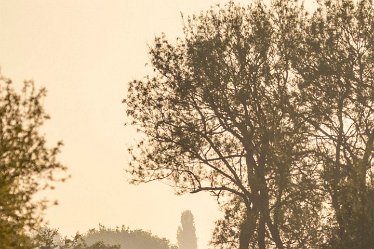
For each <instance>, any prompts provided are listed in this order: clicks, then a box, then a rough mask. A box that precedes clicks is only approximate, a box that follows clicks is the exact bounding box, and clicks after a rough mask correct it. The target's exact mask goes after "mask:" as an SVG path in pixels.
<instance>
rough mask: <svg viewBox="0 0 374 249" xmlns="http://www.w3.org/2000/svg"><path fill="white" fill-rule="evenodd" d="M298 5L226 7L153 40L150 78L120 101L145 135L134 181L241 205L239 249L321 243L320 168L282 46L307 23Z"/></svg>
mask: <svg viewBox="0 0 374 249" xmlns="http://www.w3.org/2000/svg"><path fill="white" fill-rule="evenodd" d="M294 2H295V1H274V4H273V6H272V7H270V8H267V7H265V6H264V5H263V4H262V3H260V2H256V3H254V4H252V5H251V6H249V7H240V6H237V5H235V4H234V3H232V2H230V3H229V4H227V5H226V6H225V7H218V9H211V10H209V11H207V12H205V13H202V14H200V15H195V16H192V17H190V18H188V19H187V20H185V26H184V37H183V38H178V39H177V41H176V42H175V43H170V42H169V41H168V40H167V39H166V38H165V36H164V35H162V36H161V37H158V38H156V39H155V43H154V46H153V47H152V48H151V50H150V55H151V62H152V66H153V68H154V73H153V74H152V75H150V76H147V77H145V79H144V80H142V81H138V80H136V81H133V82H130V85H129V91H128V96H127V98H126V100H125V102H126V104H127V115H128V116H130V117H132V120H133V122H132V124H134V125H137V127H138V128H139V130H140V131H142V132H143V133H144V134H145V135H146V136H145V138H144V139H143V140H142V141H141V142H140V143H139V146H138V147H137V148H135V149H133V150H132V151H131V152H132V154H133V156H134V160H133V162H132V163H131V165H130V167H131V169H130V170H129V172H130V173H131V174H132V175H133V182H134V183H139V182H148V181H152V180H156V179H158V180H164V181H168V182H169V183H172V184H173V185H174V186H175V189H176V190H177V192H178V193H184V192H191V193H197V192H200V191H209V192H211V193H212V194H214V195H216V196H217V197H218V198H219V199H220V202H221V203H224V202H226V201H227V200H230V199H231V198H237V200H238V201H239V204H238V205H240V206H241V208H240V210H243V213H242V215H241V221H240V228H239V230H238V233H239V235H238V237H239V241H238V244H239V248H241V249H248V247H249V244H250V243H251V242H253V241H255V244H256V247H258V248H260V249H264V248H266V247H267V246H268V245H270V244H275V246H276V248H300V247H302V246H306V245H309V244H310V245H312V244H317V243H318V241H319V240H320V236H321V233H320V231H319V230H314V232H313V233H308V230H312V228H314V227H315V226H316V224H317V223H318V222H319V214H320V209H321V194H320V193H319V190H318V188H317V187H316V184H317V181H318V179H316V178H315V177H314V176H315V173H314V171H315V167H316V164H313V162H310V161H309V160H306V158H307V157H308V155H309V154H310V153H311V152H310V150H309V148H305V146H304V144H305V143H307V141H308V136H307V132H308V129H309V127H308V126H306V125H305V124H304V121H302V120H301V119H300V118H297V117H295V116H290V113H291V112H292V110H289V106H290V105H288V103H289V102H292V101H293V99H294V97H293V96H292V95H291V90H290V89H291V88H292V87H293V86H294V82H293V75H292V74H291V73H290V72H291V68H290V65H291V62H290V59H291V53H290V50H289V49H286V48H287V46H290V45H292V42H295V41H294V40H295V39H298V36H299V35H300V34H301V31H300V29H301V28H302V20H303V18H304V17H305V13H304V12H303V11H302V10H301V9H300V7H299V6H298V5H297V4H296V3H294ZM281 37H283V38H282V39H281ZM287 39H288V40H287ZM284 41H286V42H284ZM291 108H292V106H291ZM305 217H307V218H305ZM310 223H311V224H312V225H311V224H310ZM295 227H296V228H297V229H295Z"/></svg>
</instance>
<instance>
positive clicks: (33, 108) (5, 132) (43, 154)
mask: <svg viewBox="0 0 374 249" xmlns="http://www.w3.org/2000/svg"><path fill="white" fill-rule="evenodd" d="M44 96H45V90H44V89H41V90H36V89H35V87H34V84H33V82H30V81H27V82H25V83H24V86H23V88H22V90H21V91H19V92H18V91H16V90H15V89H14V87H13V84H12V82H11V81H10V80H9V79H6V78H4V77H3V76H1V75H0V248H4V249H13V248H14V249H15V248H17V249H18V248H20V249H22V248H33V245H32V242H31V240H30V238H29V235H28V234H29V232H30V231H31V230H32V229H34V228H35V227H36V226H37V225H38V224H39V223H40V221H41V219H40V216H39V211H40V210H42V209H43V208H44V207H45V206H46V205H45V204H46V203H45V202H35V201H34V200H33V196H34V194H35V193H36V192H37V191H39V190H41V189H44V188H46V187H48V186H50V184H51V182H52V181H53V180H55V179H56V176H55V174H54V173H57V172H59V171H63V170H65V167H64V166H62V165H61V164H60V163H59V162H58V161H57V159H56V156H57V154H58V153H59V151H60V147H61V144H60V143H59V144H58V145H57V146H56V147H52V148H49V147H48V146H47V145H46V140H45V138H44V136H43V134H41V132H40V128H41V126H42V125H43V123H44V121H45V120H46V119H48V115H46V113H45V111H44V108H43V100H44Z"/></svg>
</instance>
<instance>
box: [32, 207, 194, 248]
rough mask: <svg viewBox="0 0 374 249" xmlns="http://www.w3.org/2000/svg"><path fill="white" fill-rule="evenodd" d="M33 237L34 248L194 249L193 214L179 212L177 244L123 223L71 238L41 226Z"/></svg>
mask: <svg viewBox="0 0 374 249" xmlns="http://www.w3.org/2000/svg"><path fill="white" fill-rule="evenodd" d="M33 240H34V242H35V243H34V245H35V246H37V248H38V249H197V237H196V229H195V222H194V217H193V215H192V213H191V211H189V210H186V211H184V212H183V213H182V215H181V225H180V226H179V227H178V230H177V242H178V245H173V244H171V243H170V241H168V240H167V239H165V238H160V237H158V236H156V235H153V234H152V233H151V232H148V231H144V230H141V229H136V230H131V229H129V228H128V227H125V226H122V227H121V228H119V227H117V228H107V227H105V226H103V225H99V229H90V230H88V232H86V233H84V234H79V233H77V234H76V235H75V236H72V237H71V238H68V237H64V238H62V236H61V234H59V232H58V229H51V228H48V227H42V228H40V229H39V230H38V232H37V233H36V234H35V235H34V236H33Z"/></svg>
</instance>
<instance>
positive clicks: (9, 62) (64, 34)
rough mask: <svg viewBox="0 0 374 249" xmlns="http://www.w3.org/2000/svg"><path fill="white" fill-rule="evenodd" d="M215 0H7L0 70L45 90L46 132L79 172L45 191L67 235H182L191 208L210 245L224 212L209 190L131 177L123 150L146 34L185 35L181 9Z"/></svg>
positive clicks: (52, 218) (0, 5)
mask: <svg viewBox="0 0 374 249" xmlns="http://www.w3.org/2000/svg"><path fill="white" fill-rule="evenodd" d="M218 2H225V1H214V0H204V1H202V0H163V1H154V0H153V1H152V0H149V1H145V0H143V1H135V0H133V1H130V0H122V1H115V0H102V1H94V0H85V1H83V0H59V1H58V0H44V1H41V0H33V1H30V0H24V1H19V0H12V1H6V0H0V34H1V39H0V66H1V68H2V74H3V75H5V76H7V77H9V78H11V79H13V80H14V81H15V82H22V81H23V80H24V79H33V80H34V81H35V83H36V84H37V86H45V87H46V88H47V90H48V96H47V99H46V103H45V107H46V109H47V111H48V113H49V114H51V116H52V119H51V120H50V121H48V122H47V124H46V126H45V133H46V135H47V138H48V140H49V141H50V142H51V144H52V143H55V142H57V141H58V140H60V139H62V140H63V141H64V144H65V146H64V147H63V150H62V153H61V156H60V159H61V161H62V162H63V163H64V164H65V165H67V166H68V167H69V173H70V174H72V178H71V179H69V180H68V181H67V182H66V183H64V184H62V185H58V187H57V189H56V190H55V191H53V192H51V193H49V194H48V198H49V199H57V200H58V201H59V203H60V205H59V206H57V207H52V208H50V209H48V210H47V211H46V219H47V220H48V221H49V223H50V225H51V226H52V227H56V228H59V230H60V232H61V233H62V234H63V235H72V234H74V233H75V232H76V231H80V232H85V231H87V230H88V229H89V228H94V227H96V228H97V227H98V224H99V223H101V224H104V225H106V226H110V227H115V226H121V225H122V224H123V225H126V226H129V227H130V228H141V229H145V230H150V231H152V233H154V234H157V235H159V236H163V237H166V238H167V239H169V240H171V241H172V242H175V241H176V231H177V227H178V225H179V223H180V214H181V212H182V211H183V210H185V209H190V210H192V212H193V214H194V216H195V222H196V228H197V236H198V243H199V248H201V249H202V248H206V244H207V242H208V240H209V238H210V235H211V229H212V228H213V225H214V224H213V222H214V220H215V219H216V218H217V217H219V212H218V211H217V205H216V202H215V200H214V199H213V198H212V197H210V196H208V195H207V194H195V195H185V196H181V197H180V196H179V197H178V196H175V195H174V194H173V189H171V188H170V187H168V186H165V185H163V184H160V183H154V184H146V185H141V186H132V185H129V184H128V183H127V181H126V176H125V173H124V169H125V168H126V167H127V165H128V155H127V152H126V151H127V147H128V146H129V145H130V144H132V143H133V139H134V137H135V136H136V134H135V133H134V130H133V129H131V128H130V127H124V126H123V123H124V118H125V111H124V106H123V104H122V103H121V101H122V99H123V98H124V97H125V94H126V88H127V82H129V81H131V80H133V79H135V78H140V77H141V76H143V75H144V74H145V73H146V71H147V69H146V67H145V63H146V62H147V58H148V56H147V42H152V40H153V38H154V36H155V35H157V34H160V33H161V32H165V33H166V34H167V35H168V36H170V37H175V36H177V35H179V34H181V27H182V22H181V17H180V11H182V12H183V13H184V14H185V15H187V14H189V13H194V12H199V11H200V10H203V9H207V8H208V7H209V6H210V5H212V4H215V3H218Z"/></svg>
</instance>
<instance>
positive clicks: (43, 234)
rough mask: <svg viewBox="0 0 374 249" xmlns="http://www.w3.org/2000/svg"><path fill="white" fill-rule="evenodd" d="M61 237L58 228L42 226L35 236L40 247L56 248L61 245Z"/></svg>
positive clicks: (40, 248) (45, 248) (43, 248)
mask: <svg viewBox="0 0 374 249" xmlns="http://www.w3.org/2000/svg"><path fill="white" fill-rule="evenodd" d="M59 238H60V236H59V232H58V229H52V228H49V227H41V228H39V229H38V230H37V233H36V235H35V236H34V237H33V240H34V241H35V244H36V245H37V246H38V249H55V248H58V247H59V242H60V241H58V240H59Z"/></svg>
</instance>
